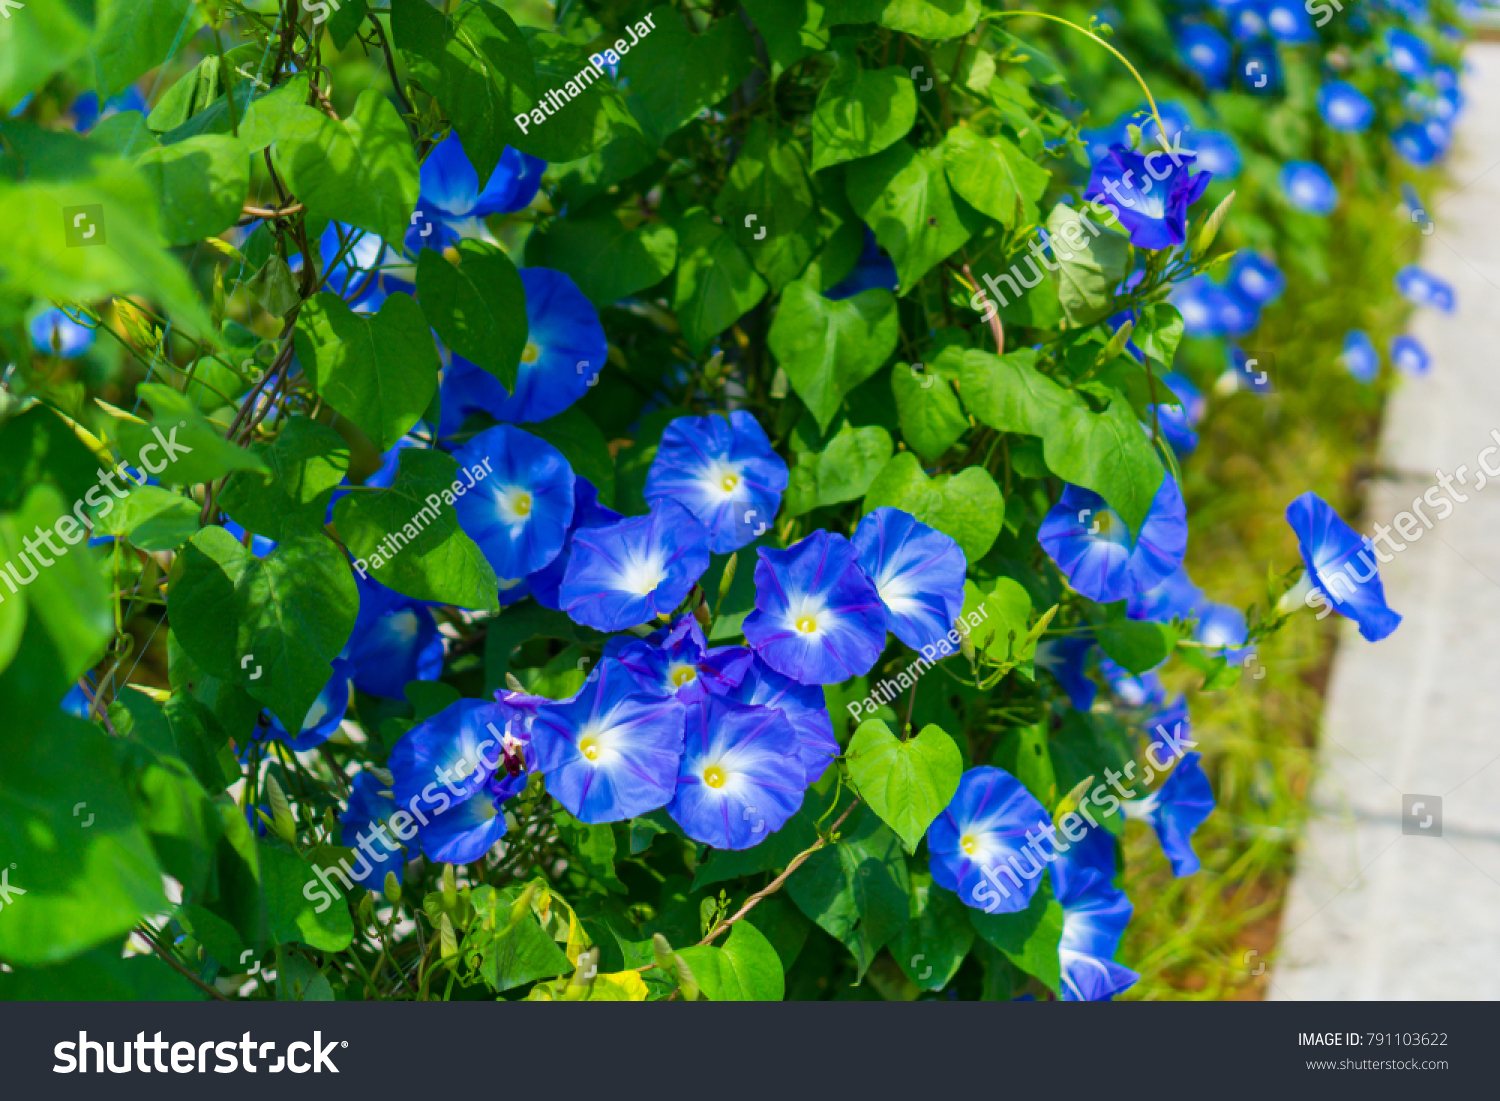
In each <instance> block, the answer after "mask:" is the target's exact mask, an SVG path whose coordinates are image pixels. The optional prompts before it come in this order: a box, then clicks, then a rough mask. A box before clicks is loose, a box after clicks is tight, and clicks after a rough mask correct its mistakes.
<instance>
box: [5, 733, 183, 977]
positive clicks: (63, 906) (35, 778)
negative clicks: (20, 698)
mask: <svg viewBox="0 0 1500 1101" xmlns="http://www.w3.org/2000/svg"><path fill="white" fill-rule="evenodd" d="M14 719H15V716H14V715H12V716H11V721H9V722H8V723H7V724H6V729H5V730H4V731H3V732H0V837H4V838H5V840H6V852H5V861H4V862H3V863H0V879H3V881H4V882H5V883H7V884H8V885H9V888H10V895H11V897H10V901H8V902H7V903H6V905H5V907H4V909H0V957H3V958H4V959H6V960H8V961H9V962H10V963H11V964H12V965H17V964H26V965H37V964H46V963H54V962H57V961H61V960H65V959H67V958H69V957H70V956H75V955H77V954H78V953H80V952H82V951H84V950H86V949H88V948H91V947H93V946H94V945H97V944H101V943H102V942H104V941H106V940H110V939H113V938H118V937H120V936H121V935H123V934H124V933H125V931H126V930H128V929H129V928H130V927H131V926H132V925H134V924H135V923H136V922H137V921H138V920H140V918H141V917H142V916H144V915H145V914H149V913H155V912H158V911H161V910H164V909H166V908H167V907H168V905H169V904H168V903H167V901H166V898H165V896H164V895H163V893H162V887H161V868H160V867H159V866H158V865H157V863H156V858H155V857H154V856H153V855H152V852H151V844H150V842H149V841H148V840H147V838H146V834H145V831H144V830H142V829H141V827H140V825H139V824H138V823H137V821H136V816H135V808H134V806H133V805H132V803H131V799H130V794H129V792H128V791H127V790H126V788H125V786H124V784H123V783H122V782H121V779H120V773H119V769H118V766H117V765H116V762H115V743H114V742H113V741H112V740H111V739H110V738H108V737H106V736H105V735H104V733H103V732H102V731H101V730H100V728H99V727H98V726H96V725H95V724H93V723H88V722H84V721H83V720H82V719H76V718H74V717H73V716H71V715H68V714H65V713H63V712H62V711H61V710H54V711H53V712H52V713H50V714H48V713H46V712H43V713H42V714H39V715H37V716H35V717H34V718H33V719H32V720H30V721H28V722H27V723H26V724H24V728H23V726H22V724H18V723H16V722H15V721H14ZM75 810H77V811H78V813H77V814H75V813H74V811H75ZM90 816H92V820H91V821H90ZM85 823H88V824H87V825H85Z"/></svg>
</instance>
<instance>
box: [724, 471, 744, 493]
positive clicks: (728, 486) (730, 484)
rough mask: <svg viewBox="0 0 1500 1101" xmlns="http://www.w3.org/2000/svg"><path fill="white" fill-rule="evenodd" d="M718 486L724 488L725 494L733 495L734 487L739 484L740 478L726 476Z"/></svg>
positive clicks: (736, 475) (733, 475)
mask: <svg viewBox="0 0 1500 1101" xmlns="http://www.w3.org/2000/svg"><path fill="white" fill-rule="evenodd" d="M719 484H720V485H722V486H723V487H724V492H725V493H733V492H734V487H735V486H737V485H739V484H740V476H739V475H738V474H726V475H724V478H723V480H722V481H720V483H719Z"/></svg>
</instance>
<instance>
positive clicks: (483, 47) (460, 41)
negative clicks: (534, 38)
mask: <svg viewBox="0 0 1500 1101" xmlns="http://www.w3.org/2000/svg"><path fill="white" fill-rule="evenodd" d="M391 35H392V37H393V38H394V39H395V41H396V46H397V47H398V48H399V49H400V51H401V53H402V54H403V55H404V56H405V58H406V61H407V63H408V64H409V65H410V66H411V70H412V75H413V76H415V77H416V78H417V79H418V80H419V81H420V82H421V83H422V85H423V86H424V87H426V88H427V89H428V90H429V91H430V92H431V93H432V94H433V96H435V97H436V99H437V101H438V102H439V103H440V104H442V106H443V110H444V112H445V113H446V114H447V116H448V118H449V119H450V120H451V121H452V123H453V128H454V130H456V131H457V132H458V136H459V138H460V140H461V141H462V142H463V147H464V153H465V154H466V155H467V156H468V158H469V162H470V163H471V164H472V165H473V166H474V171H475V172H476V173H477V174H478V176H479V178H480V179H481V180H488V179H489V178H490V176H491V175H492V174H493V173H494V171H495V167H496V165H498V164H499V163H500V156H501V154H502V153H504V152H505V147H506V146H507V145H509V144H513V143H512V140H511V139H512V138H516V137H519V136H520V128H519V127H518V126H517V125H516V123H515V121H514V119H515V116H516V115H521V114H525V113H526V112H528V111H530V110H531V109H532V108H533V106H535V102H536V96H537V92H538V90H543V91H545V89H539V87H538V81H537V74H536V63H535V62H534V61H533V59H532V56H531V49H530V48H529V47H528V46H527V44H526V39H525V37H524V36H523V35H522V34H521V29H520V28H519V27H517V26H516V24H515V21H514V20H512V19H511V17H510V16H508V15H506V14H505V12H503V11H501V10H500V9H499V8H497V7H496V6H495V5H493V4H491V3H489V2H488V0H478V2H477V3H473V4H465V5H463V6H462V7H460V8H458V10H457V11H456V12H454V13H453V14H452V15H451V16H450V15H446V14H444V13H443V12H441V11H439V10H438V9H436V8H434V7H432V6H431V5H429V4H427V3H425V2H424V0H391ZM403 144H405V145H406V147H407V148H410V144H409V143H406V142H403Z"/></svg>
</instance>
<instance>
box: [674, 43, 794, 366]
mask: <svg viewBox="0 0 1500 1101" xmlns="http://www.w3.org/2000/svg"><path fill="white" fill-rule="evenodd" d="M673 18H676V17H675V16H674V17H673ZM677 255H678V265H677V288H676V292H675V293H674V295H673V308H674V309H675V310H676V311H677V321H678V323H679V324H680V325H681V326H682V336H683V339H684V340H686V341H687V343H688V347H689V348H691V349H693V351H694V352H695V353H696V352H701V351H702V350H703V349H704V348H705V347H707V346H708V344H709V342H710V341H711V340H713V338H714V337H716V336H718V335H719V334H720V333H722V332H723V331H724V330H725V329H727V328H729V326H731V325H733V324H734V323H735V322H736V321H738V320H739V319H740V318H741V317H742V316H744V314H745V313H746V312H747V311H748V310H750V309H751V308H752V307H754V306H755V304H756V303H757V302H759V301H760V300H761V299H762V298H764V297H765V296H766V292H767V291H768V290H770V288H769V287H768V286H767V285H766V281H765V280H764V279H762V278H761V277H760V273H759V272H757V271H756V270H755V268H754V266H753V265H752V264H751V263H750V258H749V257H748V256H746V255H745V253H744V250H743V249H741V248H740V247H739V245H737V244H735V243H734V238H733V237H731V236H730V235H729V234H727V233H725V232H724V230H723V229H722V228H720V227H719V226H717V225H715V224H714V221H713V218H712V217H711V216H710V215H709V213H708V211H706V210H703V209H701V208H700V209H696V210H690V211H688V213H687V214H686V215H685V216H684V217H683V218H682V220H681V221H680V222H678V223H677Z"/></svg>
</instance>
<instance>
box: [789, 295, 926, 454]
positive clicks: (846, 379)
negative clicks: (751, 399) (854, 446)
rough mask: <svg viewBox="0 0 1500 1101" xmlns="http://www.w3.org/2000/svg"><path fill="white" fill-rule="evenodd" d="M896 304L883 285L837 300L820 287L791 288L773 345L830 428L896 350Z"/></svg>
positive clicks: (796, 387)
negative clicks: (850, 395)
mask: <svg viewBox="0 0 1500 1101" xmlns="http://www.w3.org/2000/svg"><path fill="white" fill-rule="evenodd" d="M898 336H899V325H898V322H897V320H896V300H895V298H894V297H893V296H892V295H891V292H890V291H887V290H884V289H882V288H879V287H874V288H871V289H870V290H865V291H860V292H859V293H858V294H856V295H855V296H854V297H852V298H847V299H844V300H843V301H842V302H834V301H833V300H831V299H828V298H824V297H823V295H822V294H820V293H819V291H818V288H817V286H816V285H815V284H812V283H809V282H807V281H803V280H799V281H797V282H795V283H790V284H788V285H787V288H786V290H785V291H783V292H782V295H781V304H780V305H779V306H778V307H777V310H776V318H775V320H774V321H772V323H771V331H770V334H769V336H768V337H767V343H768V344H769V345H770V348H771V351H772V352H773V353H775V355H776V358H777V360H778V361H779V362H780V363H781V366H782V368H783V369H784V370H785V371H786V374H787V378H788V379H789V380H790V381H791V384H792V388H793V389H794V390H796V392H797V396H798V397H799V398H801V399H802V401H803V404H805V405H806V406H807V408H808V410H809V411H810V412H811V413H812V415H813V417H814V418H815V419H816V420H817V422H818V427H819V428H820V429H826V428H827V427H828V425H829V424H830V423H831V422H832V421H833V418H834V416H835V415H836V414H837V413H838V410H839V406H840V405H841V404H842V403H843V400H844V397H845V396H846V395H847V394H848V393H849V391H851V390H853V389H854V388H855V387H856V386H858V385H859V384H860V383H861V382H863V381H864V380H865V379H867V378H869V377H870V376H871V375H872V374H874V373H875V372H876V371H877V370H879V369H880V365H881V364H882V363H884V362H885V360H886V358H887V357H888V356H889V355H890V354H891V352H892V351H893V350H894V349H895V347H896V340H897V338H898Z"/></svg>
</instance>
